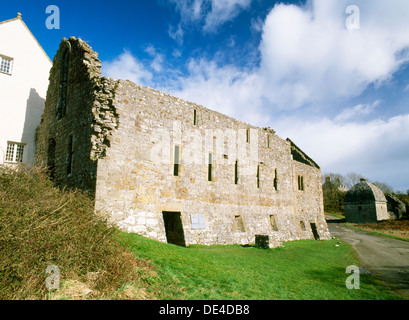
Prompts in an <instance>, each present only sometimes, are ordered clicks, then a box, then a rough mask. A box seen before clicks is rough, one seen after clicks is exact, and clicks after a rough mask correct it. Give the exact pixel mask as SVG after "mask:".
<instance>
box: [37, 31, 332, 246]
mask: <svg viewBox="0 0 409 320" xmlns="http://www.w3.org/2000/svg"><path fill="white" fill-rule="evenodd" d="M67 48H68V50H69V55H68V57H67ZM100 67H101V63H100V61H99V60H98V57H97V54H96V53H95V52H93V51H92V49H91V48H90V47H89V46H88V45H87V44H86V43H85V42H84V41H82V40H80V39H76V38H70V39H69V40H64V41H63V42H62V44H61V46H60V49H59V51H58V52H57V55H56V57H55V59H54V66H53V69H52V71H51V75H50V87H49V90H48V94H47V101H46V109H45V112H44V115H43V119H42V123H41V125H40V127H39V129H38V134H37V155H36V161H37V164H43V165H46V166H48V167H53V168H50V172H51V171H52V173H53V176H54V179H55V180H56V181H57V182H58V183H59V184H61V185H65V186H69V187H75V188H80V189H83V190H86V191H87V192H89V193H91V194H92V195H94V196H95V206H96V210H97V211H98V212H100V213H104V214H106V215H107V216H108V217H109V219H110V221H111V222H113V223H114V224H115V225H117V226H118V227H119V228H120V229H121V230H124V231H127V232H136V233H139V234H141V235H143V236H147V237H149V238H152V239H157V240H160V241H164V242H166V241H168V240H169V239H168V237H169V236H170V233H172V232H173V233H180V234H181V235H182V237H183V244H186V245H189V244H235V243H238V244H251V243H254V242H255V235H268V236H269V242H270V246H271V247H274V246H277V245H280V243H281V242H282V241H290V240H298V239H311V238H314V234H313V231H312V229H311V225H310V224H311V223H314V224H315V225H316V227H317V232H318V233H319V237H320V238H321V239H328V238H329V233H328V229H327V226H326V223H325V219H324V215H323V201H322V188H321V173H320V169H319V167H318V166H316V164H315V163H314V162H313V161H312V160H311V159H309V158H308V157H307V156H306V155H305V154H303V153H302V152H301V151H297V153H296V158H294V155H295V153H294V150H298V149H296V148H295V147H294V146H293V144H292V142H291V141H286V140H283V139H282V138H280V137H278V136H277V135H276V134H275V132H274V131H273V130H271V129H269V128H257V127H254V126H251V125H249V124H247V123H244V122H241V121H238V120H235V119H233V118H231V117H228V116H225V115H223V114H220V113H218V112H215V111H212V110H209V109H207V108H204V107H202V106H199V105H196V104H194V103H189V102H186V101H183V100H181V99H178V98H176V97H173V96H171V95H168V94H164V93H162V92H159V91H157V90H154V89H151V88H147V87H141V86H138V85H136V84H134V83H132V82H130V81H123V80H119V81H116V80H114V79H110V78H105V77H102V76H101V73H100ZM66 73H67V74H66ZM65 75H67V76H65ZM64 88H65V89H64ZM64 90H66V91H64ZM64 97H66V105H65V106H66V109H65V110H64V109H63V108H62V107H61V106H62V105H63V106H64V104H61V99H62V98H64ZM51 142H53V143H51ZM50 146H51V147H50ZM175 150H178V151H179V152H178V156H175ZM50 159H51V160H52V161H50ZM51 164H52V166H51ZM209 164H210V166H209ZM68 165H70V166H71V167H70V169H69V170H67V167H68ZM51 169H52V170H51ZM209 171H210V172H211V174H210V175H209ZM298 176H303V179H304V180H303V182H304V190H302V191H301V190H298V185H297V183H298V180H297V179H298ZM169 217H171V218H172V219H174V220H172V221H171V222H169V221H170V220H167V219H168V218H169ZM175 217H180V220H181V227H180V230H177V228H176V227H177V226H176V227H175V226H173V227H175V228H176V229H174V230H172V231H171V232H170V231H169V230H170V227H169V223H170V224H175V223H176V222H177V219H175ZM169 219H170V218H169ZM301 222H303V223H301Z"/></svg>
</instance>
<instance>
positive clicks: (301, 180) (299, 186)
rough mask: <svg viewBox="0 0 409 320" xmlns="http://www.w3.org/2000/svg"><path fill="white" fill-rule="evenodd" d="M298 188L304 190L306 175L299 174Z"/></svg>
mask: <svg viewBox="0 0 409 320" xmlns="http://www.w3.org/2000/svg"><path fill="white" fill-rule="evenodd" d="M298 190H300V191H304V177H303V176H298Z"/></svg>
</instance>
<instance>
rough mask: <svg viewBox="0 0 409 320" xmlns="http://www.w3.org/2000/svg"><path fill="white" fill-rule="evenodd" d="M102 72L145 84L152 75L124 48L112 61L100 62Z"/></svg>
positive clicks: (113, 76)
mask: <svg viewBox="0 0 409 320" xmlns="http://www.w3.org/2000/svg"><path fill="white" fill-rule="evenodd" d="M102 73H103V74H106V75H108V76H109V77H112V78H116V79H124V80H130V81H132V82H135V83H138V84H145V85H146V84H147V83H149V82H150V81H151V80H152V77H153V75H152V73H151V72H150V71H149V70H147V69H146V68H145V67H144V65H143V64H142V63H141V62H140V61H139V60H138V59H137V58H135V57H134V56H133V55H132V54H131V52H129V51H128V50H124V52H123V53H121V54H120V55H119V56H118V57H117V58H116V59H114V60H113V61H107V62H104V63H103V64H102Z"/></svg>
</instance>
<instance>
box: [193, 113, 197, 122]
mask: <svg viewBox="0 0 409 320" xmlns="http://www.w3.org/2000/svg"><path fill="white" fill-rule="evenodd" d="M193 125H194V126H197V111H196V109H194V110H193Z"/></svg>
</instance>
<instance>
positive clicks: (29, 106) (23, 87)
mask: <svg viewBox="0 0 409 320" xmlns="http://www.w3.org/2000/svg"><path fill="white" fill-rule="evenodd" d="M0 39H1V41H0V55H4V56H8V57H11V58H13V65H12V74H11V75H8V74H4V73H0V112H1V117H0V164H1V163H3V162H4V159H5V156H6V148H7V141H13V142H22V143H26V144H27V146H26V148H25V155H24V156H25V162H26V163H29V164H31V163H33V160H34V151H35V141H34V139H35V130H36V128H37V126H38V125H39V123H40V120H41V115H42V113H43V110H44V101H45V97H46V93H47V87H48V77H49V72H50V68H51V66H52V62H51V61H50V59H49V58H48V56H47V55H46V54H45V53H44V51H43V50H42V49H41V47H40V46H39V44H38V43H37V41H36V40H35V39H34V37H33V36H32V35H31V33H30V31H29V30H28V29H27V27H26V25H25V24H24V22H23V21H22V20H21V19H20V18H16V19H13V20H11V21H7V22H3V23H0Z"/></svg>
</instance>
